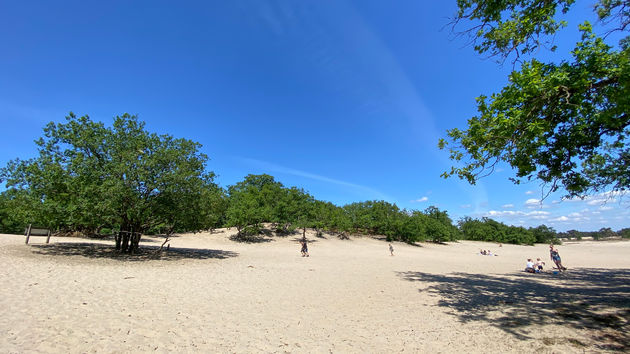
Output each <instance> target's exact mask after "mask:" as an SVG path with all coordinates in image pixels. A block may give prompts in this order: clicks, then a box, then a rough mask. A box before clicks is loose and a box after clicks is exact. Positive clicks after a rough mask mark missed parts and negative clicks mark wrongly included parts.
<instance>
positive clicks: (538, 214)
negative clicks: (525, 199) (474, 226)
mask: <svg viewBox="0 0 630 354" xmlns="http://www.w3.org/2000/svg"><path fill="white" fill-rule="evenodd" d="M549 214H551V213H549V212H548V211H542V210H535V211H530V212H524V211H520V210H519V211H514V210H501V211H499V210H490V211H489V212H487V213H486V215H485V216H489V217H503V216H505V217H514V216H519V217H522V216H526V217H530V218H532V219H546V218H548V216H549Z"/></svg>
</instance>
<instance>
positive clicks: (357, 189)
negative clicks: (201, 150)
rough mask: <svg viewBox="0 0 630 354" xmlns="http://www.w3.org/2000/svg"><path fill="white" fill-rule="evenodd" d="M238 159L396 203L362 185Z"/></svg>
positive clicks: (243, 158) (265, 162)
mask: <svg viewBox="0 0 630 354" xmlns="http://www.w3.org/2000/svg"><path fill="white" fill-rule="evenodd" d="M237 158H238V159H239V160H241V161H243V162H245V163H247V164H250V165H255V166H258V167H260V168H262V169H264V170H267V171H271V172H277V173H284V174H288V175H293V176H299V177H304V178H309V179H312V180H316V181H320V182H326V183H331V184H336V185H340V186H344V187H349V188H352V189H353V190H354V192H355V193H357V194H361V195H363V196H364V198H367V199H382V200H387V201H390V202H393V201H394V199H393V198H391V197H390V196H388V195H387V194H385V193H382V192H380V191H378V190H376V189H373V188H370V187H367V186H362V185H360V184H356V183H351V182H346V181H341V180H338V179H334V178H330V177H326V176H321V175H318V174H314V173H310V172H306V171H301V170H296V169H293V168H289V167H284V166H280V165H276V164H274V163H271V162H267V161H262V160H256V159H250V158H246V157H237Z"/></svg>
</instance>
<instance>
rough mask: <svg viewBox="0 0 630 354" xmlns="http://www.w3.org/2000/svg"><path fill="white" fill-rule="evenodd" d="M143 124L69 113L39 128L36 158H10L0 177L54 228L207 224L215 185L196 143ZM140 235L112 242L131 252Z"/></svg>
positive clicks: (35, 217) (191, 227)
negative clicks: (107, 121)
mask: <svg viewBox="0 0 630 354" xmlns="http://www.w3.org/2000/svg"><path fill="white" fill-rule="evenodd" d="M144 127H145V124H144V122H141V121H139V120H138V119H137V117H135V116H132V115H129V114H124V115H122V116H119V117H116V118H115V119H114V122H113V125H112V127H106V126H105V125H104V124H103V123H101V122H95V121H92V120H91V119H90V118H89V117H88V116H83V117H77V116H76V115H74V114H72V113H70V115H69V116H68V117H66V122H65V123H57V124H55V123H52V122H51V123H49V124H48V125H47V126H46V127H45V128H44V136H43V137H42V138H40V139H39V140H37V142H36V143H37V145H38V150H39V156H37V157H36V158H33V159H30V160H14V161H11V162H10V163H9V164H8V165H7V166H6V167H5V168H3V169H2V170H0V180H1V181H5V182H6V186H7V188H8V191H7V192H8V193H9V196H12V195H15V196H17V197H19V200H20V201H21V205H22V208H24V209H25V210H28V211H29V213H30V214H29V217H31V218H32V219H31V220H30V221H32V222H35V223H38V224H42V225H46V226H48V227H51V228H55V229H62V230H64V229H65V230H70V231H81V232H84V233H92V232H97V231H98V230H99V229H100V228H102V227H108V228H119V229H120V230H122V231H132V230H133V231H134V232H143V231H146V230H148V229H150V228H153V227H156V226H158V225H162V226H164V227H165V228H166V229H167V230H168V231H169V232H172V231H173V230H176V229H177V230H198V229H203V228H207V227H208V225H207V223H206V221H207V220H208V218H207V215H205V214H206V213H207V200H209V198H210V196H211V195H212V194H213V193H215V192H216V191H217V190H218V189H217V186H216V184H215V183H214V182H213V178H214V174H213V173H212V172H209V173H208V172H206V171H205V164H206V161H207V156H205V155H204V154H202V153H200V152H199V148H200V144H198V143H195V142H193V141H190V140H186V139H176V138H174V137H172V136H170V135H157V134H154V133H149V132H147V131H146V130H145V128H144ZM14 199H15V198H14ZM203 216H206V218H205V219H204V218H203ZM125 235H127V234H125ZM138 240H139V239H135V242H132V244H131V246H129V248H128V243H129V240H128V239H127V238H126V237H125V238H124V239H122V240H121V241H122V244H120V243H119V242H117V248H121V249H122V250H127V249H129V250H130V251H131V250H135V248H137V241H138Z"/></svg>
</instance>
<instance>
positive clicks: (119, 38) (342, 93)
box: [0, 0, 630, 231]
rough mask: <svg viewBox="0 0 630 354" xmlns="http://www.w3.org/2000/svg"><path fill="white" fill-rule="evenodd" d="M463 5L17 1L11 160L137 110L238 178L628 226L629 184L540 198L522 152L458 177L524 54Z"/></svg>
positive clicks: (7, 32)
mask: <svg viewBox="0 0 630 354" xmlns="http://www.w3.org/2000/svg"><path fill="white" fill-rule="evenodd" d="M580 6H581V7H580ZM589 6H590V4H585V3H584V2H582V3H579V4H577V5H576V9H575V10H574V12H575V13H576V16H577V18H580V17H582V18H583V17H584V14H585V13H586V14H588V16H591V15H590V12H591V11H590V8H589ZM454 12H455V0H449V1H416V0H403V1H396V2H386V1H363V0H362V1H319V0H317V1H315V0H313V1H262V0H261V1H199V2H172V1H144V2H143V1H134V2H130V1H100V2H94V1H54V2H53V1H37V2H36V1H12V2H8V1H6V2H3V3H2V4H0V53H1V55H0V123H1V127H2V128H1V129H2V130H1V132H0V165H2V166H4V165H6V162H7V161H9V160H11V159H14V158H16V157H20V158H28V157H33V156H35V153H36V149H35V144H34V143H33V140H34V139H36V138H37V137H39V136H41V133H42V128H43V126H44V125H45V124H46V123H47V122H49V121H57V122H60V121H63V119H64V116H65V115H67V113H68V112H69V111H73V112H75V113H76V114H78V115H84V114H89V115H90V116H91V117H92V119H94V120H101V121H103V122H106V124H109V123H111V119H112V117H113V116H115V115H119V114H122V113H124V112H128V113H131V114H137V115H138V116H139V117H140V119H141V120H144V121H145V122H146V123H147V129H148V130H149V131H153V132H158V133H169V134H172V135H174V136H176V137H184V138H188V139H192V140H195V141H198V142H200V143H202V144H203V151H204V152H205V153H206V154H207V155H209V156H210V158H211V161H210V162H209V165H208V169H210V170H213V171H215V172H216V173H217V174H218V182H219V183H220V184H221V185H222V186H227V185H230V184H233V183H235V182H238V181H240V180H242V179H243V177H244V176H245V175H247V174H250V173H253V174H259V173H268V174H271V175H273V176H275V177H276V179H277V180H279V181H280V182H282V183H284V184H285V185H287V186H298V187H302V188H304V189H305V190H307V191H308V192H310V193H311V194H312V195H314V196H315V197H316V198H317V199H321V200H327V201H332V202H334V203H336V204H338V205H343V204H345V203H349V202H354V201H364V200H372V199H384V200H387V201H389V202H394V203H396V204H397V205H398V206H400V207H402V208H409V209H421V210H422V209H424V208H426V207H428V206H429V205H435V206H438V207H439V208H441V209H446V210H448V212H449V214H450V215H451V217H452V218H453V219H454V220H457V219H458V218H460V217H462V216H464V215H469V216H472V217H482V216H490V217H492V218H494V219H495V220H499V221H502V222H505V223H508V224H513V225H524V226H536V225H540V224H543V223H544V224H546V225H550V226H553V227H555V228H556V229H557V230H559V231H564V230H567V229H580V230H597V229H599V228H601V227H608V226H610V227H612V228H613V229H615V230H616V229H619V228H622V227H628V226H629V224H628V220H630V208H629V206H630V203H629V202H628V199H627V197H626V199H622V200H621V201H619V199H617V198H615V197H614V196H613V198H612V199H610V198H608V199H606V198H605V197H604V196H600V195H596V196H592V197H590V198H587V199H586V200H583V201H562V202H560V197H561V196H562V194H561V193H559V194H554V195H551V196H549V197H548V198H547V199H545V201H544V202H543V203H542V204H540V203H539V202H538V199H540V196H541V188H540V186H539V184H538V183H537V182H533V183H530V184H526V185H521V186H515V185H513V184H512V183H510V182H509V181H508V180H507V178H508V177H510V176H511V174H510V169H509V167H503V168H501V169H500V170H499V172H497V173H495V174H494V175H492V176H490V177H488V178H486V179H483V180H482V181H481V182H480V183H478V184H477V185H476V186H470V185H467V184H466V183H464V182H461V181H459V180H457V179H449V180H444V179H442V178H440V174H441V173H442V172H443V171H444V170H446V169H447V168H448V167H449V166H450V164H449V160H448V158H447V154H446V152H444V151H440V150H439V149H438V148H437V141H438V139H439V138H440V137H443V136H445V132H446V130H447V129H450V128H454V127H460V128H463V127H465V125H466V121H467V119H468V118H469V117H471V116H472V115H474V114H475V100H474V98H475V97H476V96H478V95H480V94H491V93H492V92H495V91H497V90H499V89H500V88H501V87H502V86H503V85H504V84H505V83H506V80H507V74H508V73H509V71H510V70H511V69H512V66H511V65H505V66H503V67H501V66H499V65H497V64H496V63H495V62H494V61H492V60H484V59H483V58H481V57H480V56H479V55H478V54H476V53H475V52H474V51H473V49H472V48H471V47H469V46H465V42H464V41H463V40H462V39H453V38H452V37H453V36H452V34H451V33H450V30H449V28H448V27H446V28H445V26H446V25H447V24H448V18H449V17H450V16H451V15H452V14H453V13H454ZM577 23H578V22H576V21H573V22H570V24H569V25H570V27H572V28H574V27H576V26H577ZM573 32H575V31H573ZM567 36H568V37H569V39H570V40H569V41H567V42H566V43H565V42H562V41H563V40H564V37H560V38H559V39H558V41H559V43H558V44H559V45H560V49H559V53H562V55H566V54H565V53H567V52H568V50H569V49H571V48H573V44H574V43H575V39H576V38H575V37H570V35H569V34H567ZM558 55H560V54H558ZM553 58H554V59H556V60H558V59H560V58H561V56H559V57H553ZM605 200H607V202H606V203H605V204H604V203H603V201H605Z"/></svg>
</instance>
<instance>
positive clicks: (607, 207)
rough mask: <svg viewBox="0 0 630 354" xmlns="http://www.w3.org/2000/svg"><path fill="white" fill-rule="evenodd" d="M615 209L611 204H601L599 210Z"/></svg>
mask: <svg viewBox="0 0 630 354" xmlns="http://www.w3.org/2000/svg"><path fill="white" fill-rule="evenodd" d="M613 209H614V208H613V207H611V206H600V207H599V210H602V211H607V210H613Z"/></svg>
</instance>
